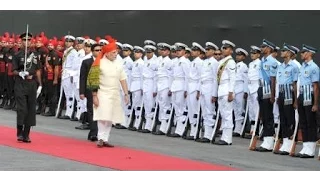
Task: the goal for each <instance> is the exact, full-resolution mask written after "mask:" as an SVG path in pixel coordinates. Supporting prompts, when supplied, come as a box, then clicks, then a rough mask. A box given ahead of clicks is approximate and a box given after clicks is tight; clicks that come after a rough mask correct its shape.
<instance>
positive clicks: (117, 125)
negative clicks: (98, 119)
mask: <svg viewBox="0 0 320 180" xmlns="http://www.w3.org/2000/svg"><path fill="white" fill-rule="evenodd" d="M114 127H115V128H116V129H127V128H126V127H125V126H122V125H121V124H116V125H115V126H114Z"/></svg>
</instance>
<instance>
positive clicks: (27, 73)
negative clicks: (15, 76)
mask: <svg viewBox="0 0 320 180" xmlns="http://www.w3.org/2000/svg"><path fill="white" fill-rule="evenodd" d="M28 75H29V72H28V71H21V72H19V76H20V77H21V78H22V79H24V78H25V77H26V76H28Z"/></svg>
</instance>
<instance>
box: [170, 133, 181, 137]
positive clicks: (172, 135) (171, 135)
mask: <svg viewBox="0 0 320 180" xmlns="http://www.w3.org/2000/svg"><path fill="white" fill-rule="evenodd" d="M168 136H169V137H181V136H180V135H179V134H177V133H174V134H168Z"/></svg>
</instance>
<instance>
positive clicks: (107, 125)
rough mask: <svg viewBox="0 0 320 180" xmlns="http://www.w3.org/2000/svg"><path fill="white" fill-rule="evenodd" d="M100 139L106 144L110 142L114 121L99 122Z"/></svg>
mask: <svg viewBox="0 0 320 180" xmlns="http://www.w3.org/2000/svg"><path fill="white" fill-rule="evenodd" d="M97 124H98V139H99V140H100V139H102V140H103V141H104V142H108V140H109V136H110V131H111V127H112V121H103V120H98V122H97Z"/></svg>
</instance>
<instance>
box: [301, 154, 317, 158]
mask: <svg viewBox="0 0 320 180" xmlns="http://www.w3.org/2000/svg"><path fill="white" fill-rule="evenodd" d="M300 158H314V156H309V155H307V154H302V155H301V156H300Z"/></svg>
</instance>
